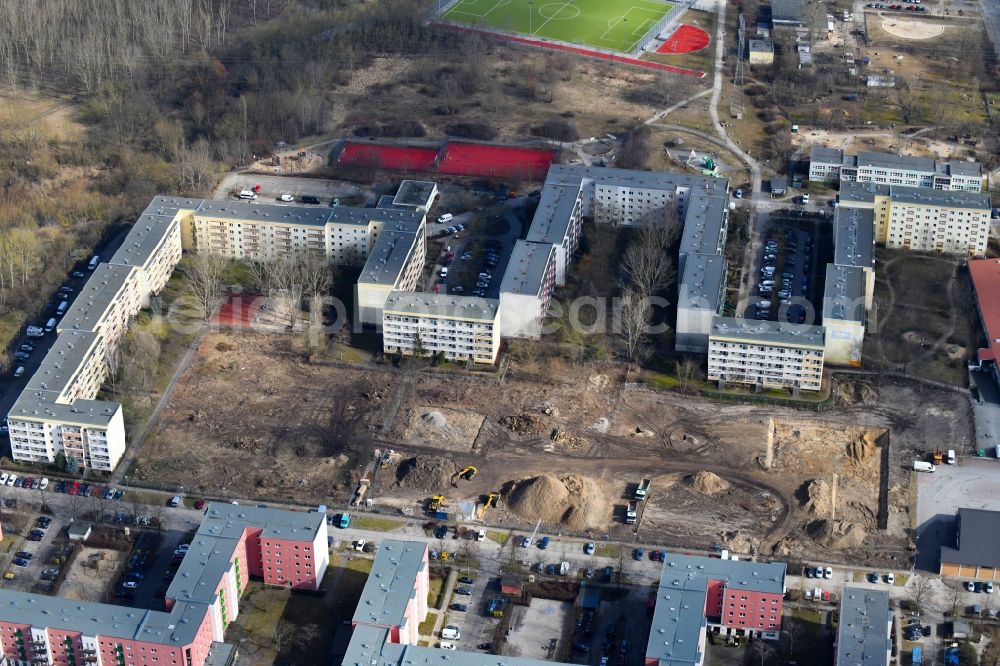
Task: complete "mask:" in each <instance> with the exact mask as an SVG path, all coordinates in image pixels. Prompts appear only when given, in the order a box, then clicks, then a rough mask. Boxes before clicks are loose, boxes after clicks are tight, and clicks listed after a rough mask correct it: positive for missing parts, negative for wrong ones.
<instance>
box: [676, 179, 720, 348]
mask: <svg viewBox="0 0 1000 666" xmlns="http://www.w3.org/2000/svg"><path fill="white" fill-rule="evenodd" d="M728 219H729V214H728V198H727V197H726V195H725V192H723V193H722V194H713V193H710V192H704V191H697V192H695V193H694V194H691V195H690V196H689V201H688V205H687V209H686V211H685V215H684V218H683V220H684V231H683V233H682V234H681V244H680V247H679V249H678V253H677V257H678V262H677V275H678V281H677V321H676V325H675V327H674V332H675V338H674V347H675V348H676V349H677V351H687V352H699V353H702V354H704V353H705V352H707V351H708V336H709V333H710V332H711V329H712V322H713V321H714V319H715V317H716V315H718V314H719V312H720V311H721V310H722V306H723V303H724V302H725V297H724V296H725V291H726V274H727V265H726V257H725V248H726V231H727V224H728Z"/></svg>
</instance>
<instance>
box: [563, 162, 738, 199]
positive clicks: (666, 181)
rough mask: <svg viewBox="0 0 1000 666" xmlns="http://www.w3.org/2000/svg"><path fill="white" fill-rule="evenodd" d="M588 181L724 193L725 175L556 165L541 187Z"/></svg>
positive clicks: (574, 184) (725, 186)
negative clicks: (710, 190) (718, 176)
mask: <svg viewBox="0 0 1000 666" xmlns="http://www.w3.org/2000/svg"><path fill="white" fill-rule="evenodd" d="M584 180H592V181H594V182H596V183H601V184H605V185H615V186H618V187H640V188H643V189H661V190H675V189H677V188H678V187H682V188H700V189H715V190H718V191H719V192H720V193H721V192H725V191H726V188H727V187H728V181H727V180H726V179H725V178H709V177H706V176H695V175H692V174H686V173H674V172H672V171H636V170H633V169H617V168H614V167H595V166H586V165H581V164H556V165H553V166H552V167H551V168H550V169H549V173H548V176H546V178H545V188H546V189H548V186H549V185H572V186H576V187H579V185H580V184H581V182H582V181H584Z"/></svg>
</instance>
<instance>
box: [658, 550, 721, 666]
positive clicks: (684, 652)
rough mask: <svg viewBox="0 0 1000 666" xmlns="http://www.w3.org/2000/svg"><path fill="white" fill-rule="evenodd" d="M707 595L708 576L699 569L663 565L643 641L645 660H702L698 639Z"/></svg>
mask: <svg viewBox="0 0 1000 666" xmlns="http://www.w3.org/2000/svg"><path fill="white" fill-rule="evenodd" d="M707 596H708V577H707V576H705V575H704V574H702V573H701V572H697V571H696V572H691V571H679V570H673V569H669V568H667V567H666V566H664V567H663V571H662V572H661V574H660V583H659V585H658V586H657V588H656V606H655V607H654V609H653V620H652V625H651V626H650V628H649V641H648V642H647V643H646V661H647V662H649V661H650V660H653V659H655V660H657V662H658V663H659V664H660V666H668V665H669V666H681V665H684V666H697V665H698V664H701V663H702V659H703V658H704V655H703V654H701V650H699V641H700V638H701V634H702V633H703V632H704V631H705V627H706V626H707V624H708V620H707V619H706V617H705V601H706V597H707Z"/></svg>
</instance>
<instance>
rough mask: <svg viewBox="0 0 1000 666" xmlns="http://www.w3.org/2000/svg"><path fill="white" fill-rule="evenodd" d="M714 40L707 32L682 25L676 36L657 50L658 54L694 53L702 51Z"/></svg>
mask: <svg viewBox="0 0 1000 666" xmlns="http://www.w3.org/2000/svg"><path fill="white" fill-rule="evenodd" d="M711 41H712V38H711V37H710V36H709V34H708V33H707V32H705V31H704V30H702V29H701V28H696V27H694V26H693V25H687V24H682V25H681V27H679V28H677V30H675V31H674V34H672V35H670V37H668V38H667V41H665V42H663V43H662V44H660V48H658V49H656V52H657V53H693V52H695V51H700V50H702V49H703V48H705V47H706V46H708V44H709V42H711Z"/></svg>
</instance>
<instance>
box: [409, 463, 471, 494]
mask: <svg viewBox="0 0 1000 666" xmlns="http://www.w3.org/2000/svg"><path fill="white" fill-rule="evenodd" d="M456 472H458V465H456V464H455V462H454V461H452V460H450V459H448V458H442V457H440V456H416V457H414V458H407V459H406V460H403V461H402V462H401V463H399V468H398V469H397V470H396V485H398V486H399V487H400V488H411V489H413V490H426V491H428V492H431V491H437V492H442V491H444V490H447V489H448V484H450V483H451V477H453V476H454V475H455V473H456Z"/></svg>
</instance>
